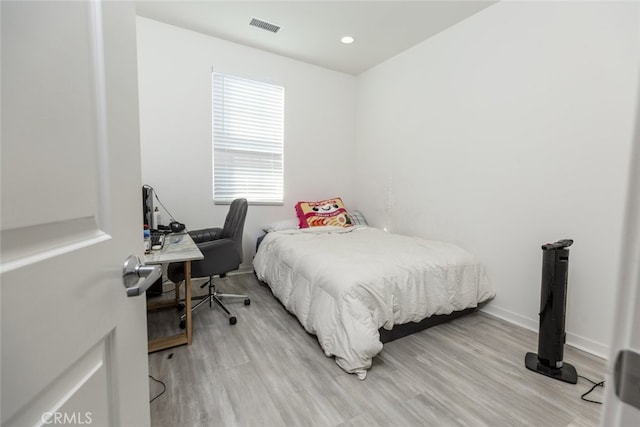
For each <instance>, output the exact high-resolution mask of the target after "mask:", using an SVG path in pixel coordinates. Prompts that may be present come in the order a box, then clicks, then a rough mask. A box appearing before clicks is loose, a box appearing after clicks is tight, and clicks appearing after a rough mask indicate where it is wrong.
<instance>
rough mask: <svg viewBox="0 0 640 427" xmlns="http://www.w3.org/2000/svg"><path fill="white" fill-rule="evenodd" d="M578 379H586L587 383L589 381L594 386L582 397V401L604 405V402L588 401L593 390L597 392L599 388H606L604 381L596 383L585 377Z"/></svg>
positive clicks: (580, 376) (579, 376)
mask: <svg viewBox="0 0 640 427" xmlns="http://www.w3.org/2000/svg"><path fill="white" fill-rule="evenodd" d="M578 378H582V379H585V380H587V381H589V382H590V383H591V384H593V386H592V387H591V388H590V389H589V391H587V392H586V393H584V394H583V395H582V396H580V399H582V400H584V401H586V402H591V403H597V404H598V405H602V402H598V401H597V400H591V399H587V396H588V395H589V393H591V392H592V391H593V390H595V389H596V388H598V387H604V380H603V381H600V382H595V381H593V380H590V379H589V378H587V377H583V376H582V375H578Z"/></svg>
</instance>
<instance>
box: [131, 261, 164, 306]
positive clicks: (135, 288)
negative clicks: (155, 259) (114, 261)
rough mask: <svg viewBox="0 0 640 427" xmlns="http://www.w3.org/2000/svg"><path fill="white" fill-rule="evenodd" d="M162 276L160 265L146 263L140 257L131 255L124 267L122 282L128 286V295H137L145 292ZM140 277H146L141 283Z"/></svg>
mask: <svg viewBox="0 0 640 427" xmlns="http://www.w3.org/2000/svg"><path fill="white" fill-rule="evenodd" d="M161 276H162V267H160V266H159V265H144V264H142V263H141V262H140V258H138V257H137V256H135V255H129V258H127V260H126V261H125V262H124V268H123V269H122V283H123V284H124V287H125V288H127V296H128V297H135V296H138V295H141V294H144V293H145V292H146V290H147V289H149V287H150V286H151V285H153V284H154V283H155V281H156V280H158V279H159V278H160V277H161ZM140 278H144V280H143V281H142V282H141V283H138V282H140Z"/></svg>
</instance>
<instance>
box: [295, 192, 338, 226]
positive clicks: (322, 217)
mask: <svg viewBox="0 0 640 427" xmlns="http://www.w3.org/2000/svg"><path fill="white" fill-rule="evenodd" d="M296 213H297V214H298V220H299V221H300V228H309V227H319V226H324V225H335V226H339V227H350V226H351V221H350V219H349V215H347V210H346V209H345V208H344V203H342V199H340V198H339V197H336V198H334V199H328V200H321V201H318V202H298V203H296Z"/></svg>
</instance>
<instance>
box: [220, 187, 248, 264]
mask: <svg viewBox="0 0 640 427" xmlns="http://www.w3.org/2000/svg"><path fill="white" fill-rule="evenodd" d="M248 205H249V203H248V202H247V199H235V200H234V201H232V202H231V205H230V206H229V212H228V213H227V217H226V219H225V220H224V227H223V228H222V237H223V238H226V239H231V240H233V241H234V242H235V244H236V248H237V250H238V253H239V254H240V262H242V258H243V252H242V233H243V231H244V221H245V218H246V217H247V207H248Z"/></svg>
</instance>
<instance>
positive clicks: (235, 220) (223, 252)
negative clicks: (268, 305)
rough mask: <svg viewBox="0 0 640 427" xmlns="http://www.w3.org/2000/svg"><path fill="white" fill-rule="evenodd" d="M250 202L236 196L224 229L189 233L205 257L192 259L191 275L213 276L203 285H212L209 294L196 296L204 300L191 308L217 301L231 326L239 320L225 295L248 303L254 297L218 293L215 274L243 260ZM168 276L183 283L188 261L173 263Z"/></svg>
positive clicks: (229, 268)
mask: <svg viewBox="0 0 640 427" xmlns="http://www.w3.org/2000/svg"><path fill="white" fill-rule="evenodd" d="M247 205H248V203H247V200H246V199H235V200H234V201H233V202H231V205H230V206H229V212H228V213H227V217H226V219H225V221H224V227H223V228H207V229H203V230H195V231H190V232H189V235H190V236H191V238H192V239H193V241H194V242H195V243H196V245H198V248H199V249H200V252H202V255H204V258H203V259H201V260H198V261H192V262H191V277H192V278H200V277H208V278H209V281H208V282H206V283H204V284H203V285H202V286H200V287H201V288H204V287H205V286H207V285H208V286H209V293H208V294H207V295H204V296H202V297H195V298H194V299H196V300H197V299H200V301H199V302H198V303H197V304H196V305H194V306H193V307H192V308H191V311H194V310H196V309H197V308H198V307H200V306H201V305H202V304H204V303H205V302H207V301H208V302H209V307H211V303H212V302H215V303H216V304H217V305H218V306H220V308H222V310H224V312H225V313H227V316H229V323H230V324H231V325H235V324H236V322H237V319H236V318H235V316H232V315H231V313H230V312H229V310H227V308H226V307H225V306H224V304H223V303H222V301H221V298H222V299H224V298H243V299H244V305H249V304H251V300H250V299H249V297H248V296H247V295H236V294H220V293H218V292H217V291H216V289H215V286H214V284H213V276H219V277H220V278H224V277H225V276H226V274H227V273H228V272H230V271H233V270H237V269H238V268H239V267H240V264H241V263H242V232H243V230H244V221H245V218H246V216H247ZM167 277H168V278H169V280H171V281H172V282H173V283H175V284H176V285H178V284H179V283H181V282H182V281H183V280H184V263H181V262H178V263H171V264H169V266H168V267H167ZM185 318H186V314H183V315H182V316H181V317H180V327H181V328H184V326H185Z"/></svg>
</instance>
